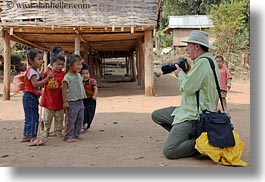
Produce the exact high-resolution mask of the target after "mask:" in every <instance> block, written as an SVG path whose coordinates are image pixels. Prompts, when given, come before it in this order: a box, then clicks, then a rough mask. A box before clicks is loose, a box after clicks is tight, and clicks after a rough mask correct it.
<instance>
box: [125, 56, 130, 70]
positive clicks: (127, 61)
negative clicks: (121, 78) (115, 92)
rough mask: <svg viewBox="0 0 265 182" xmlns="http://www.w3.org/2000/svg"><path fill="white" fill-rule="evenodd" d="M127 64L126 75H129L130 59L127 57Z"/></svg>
mask: <svg viewBox="0 0 265 182" xmlns="http://www.w3.org/2000/svg"><path fill="white" fill-rule="evenodd" d="M125 62H126V65H125V66H126V74H127V75H129V63H128V57H127V56H126V57H125Z"/></svg>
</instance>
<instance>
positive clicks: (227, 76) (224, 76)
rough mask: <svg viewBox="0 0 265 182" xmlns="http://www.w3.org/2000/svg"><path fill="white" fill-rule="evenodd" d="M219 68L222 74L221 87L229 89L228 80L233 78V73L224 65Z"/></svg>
mask: <svg viewBox="0 0 265 182" xmlns="http://www.w3.org/2000/svg"><path fill="white" fill-rule="evenodd" d="M218 69H219V74H220V89H221V90H225V91H227V80H228V79H232V75H231V73H230V71H229V69H228V68H226V67H224V66H223V67H222V68H218Z"/></svg>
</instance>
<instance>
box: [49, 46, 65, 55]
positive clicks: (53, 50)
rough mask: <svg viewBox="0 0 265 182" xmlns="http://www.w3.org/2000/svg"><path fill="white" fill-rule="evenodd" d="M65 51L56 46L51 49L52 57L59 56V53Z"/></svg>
mask: <svg viewBox="0 0 265 182" xmlns="http://www.w3.org/2000/svg"><path fill="white" fill-rule="evenodd" d="M61 51H63V48H62V47H60V46H54V47H52V48H51V56H54V55H55V54H59V52H61Z"/></svg>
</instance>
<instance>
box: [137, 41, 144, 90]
mask: <svg viewBox="0 0 265 182" xmlns="http://www.w3.org/2000/svg"><path fill="white" fill-rule="evenodd" d="M143 45H144V44H143V42H142V40H138V41H137V47H138V50H139V73H138V79H139V83H140V89H144V86H145V85H144V81H145V69H144V46H143Z"/></svg>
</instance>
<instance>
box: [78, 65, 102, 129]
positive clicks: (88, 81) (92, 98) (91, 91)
mask: <svg viewBox="0 0 265 182" xmlns="http://www.w3.org/2000/svg"><path fill="white" fill-rule="evenodd" d="M81 75H82V77H83V84H84V87H85V91H86V96H87V98H85V99H83V103H84V106H85V111H84V122H83V129H84V130H87V129H89V128H90V125H91V123H92V121H93V118H94V116H95V111H96V97H97V94H98V87H97V82H96V80H95V79H94V78H90V71H89V66H88V65H86V64H83V68H82V70H81Z"/></svg>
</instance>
